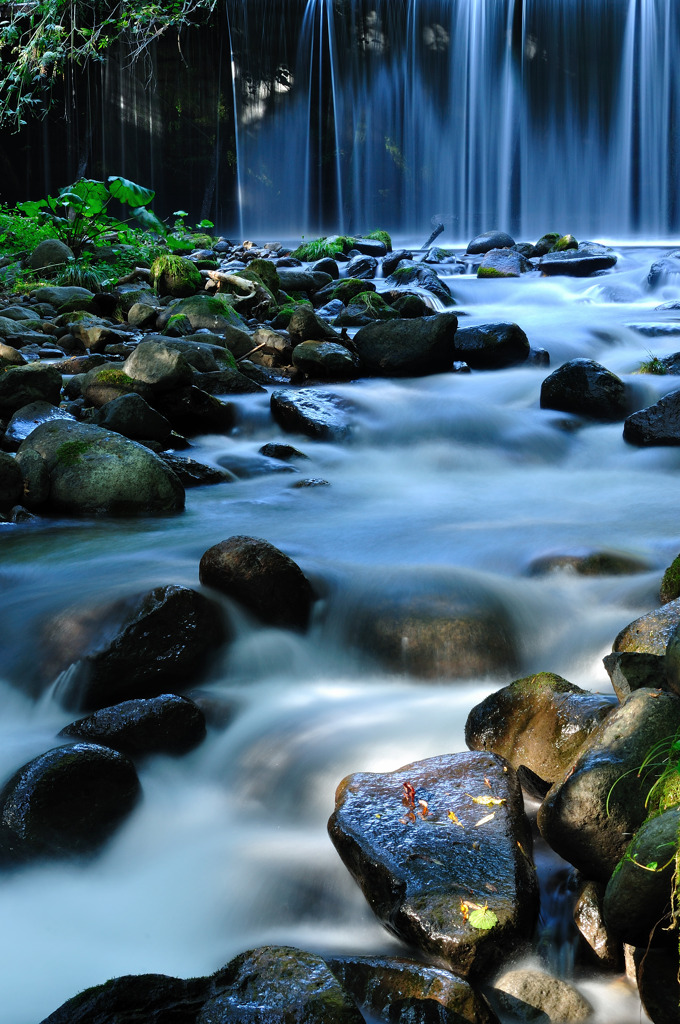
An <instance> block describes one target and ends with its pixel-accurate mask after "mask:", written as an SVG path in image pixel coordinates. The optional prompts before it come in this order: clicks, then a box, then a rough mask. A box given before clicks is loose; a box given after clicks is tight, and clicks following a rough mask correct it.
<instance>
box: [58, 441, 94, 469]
mask: <svg viewBox="0 0 680 1024" xmlns="http://www.w3.org/2000/svg"><path fill="white" fill-rule="evenodd" d="M94 443H95V442H94V441H64V443H63V444H60V445H59V447H58V448H57V451H56V458H57V462H59V463H61V465H62V466H75V465H76V463H78V462H80V460H81V458H82V457H83V455H86V454H87V452H89V450H90V448H92V446H93V445H94Z"/></svg>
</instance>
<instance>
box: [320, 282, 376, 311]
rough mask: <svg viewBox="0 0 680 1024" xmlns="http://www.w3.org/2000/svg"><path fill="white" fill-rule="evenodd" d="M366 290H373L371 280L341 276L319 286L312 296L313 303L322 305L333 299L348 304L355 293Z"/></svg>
mask: <svg viewBox="0 0 680 1024" xmlns="http://www.w3.org/2000/svg"><path fill="white" fill-rule="evenodd" d="M368 292H371V293H373V292H375V285H374V284H373V282H372V281H366V280H364V279H363V278H359V277H342V278H340V280H339V281H332V282H331V283H330V284H328V285H326V287H325V288H321V289H320V290H319V291H318V292H317V293H316V295H315V296H314V305H315V306H317V307H322V306H325V305H327V304H328V303H329V302H333V301H334V300H335V299H339V300H340V302H342V303H343V304H344V305H348V304H349V303H350V302H352V300H353V299H355V298H356V297H357V295H361V294H363V293H368Z"/></svg>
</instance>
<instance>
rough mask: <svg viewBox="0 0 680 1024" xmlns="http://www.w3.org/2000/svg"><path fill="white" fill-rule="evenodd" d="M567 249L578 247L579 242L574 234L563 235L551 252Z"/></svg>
mask: <svg viewBox="0 0 680 1024" xmlns="http://www.w3.org/2000/svg"><path fill="white" fill-rule="evenodd" d="M567 249H578V242H577V241H576V239H575V238H574V236H573V235H562V237H561V238H558V239H557V241H556V242H555V244H554V245H553V247H552V248H551V249H550V252H566V250H567Z"/></svg>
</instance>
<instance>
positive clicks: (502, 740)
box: [465, 672, 613, 783]
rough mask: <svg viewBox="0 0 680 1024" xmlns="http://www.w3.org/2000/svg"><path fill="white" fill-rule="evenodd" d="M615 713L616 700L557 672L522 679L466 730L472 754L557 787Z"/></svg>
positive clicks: (475, 715)
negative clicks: (491, 756) (486, 754)
mask: <svg viewBox="0 0 680 1024" xmlns="http://www.w3.org/2000/svg"><path fill="white" fill-rule="evenodd" d="M612 710H613V705H612V702H611V700H610V699H608V698H606V697H601V696H600V695H598V694H595V693H590V692H589V691H587V690H582V689H581V688H580V687H579V686H574V684H573V683H570V682H568V681H567V680H566V679H563V678H562V677H561V676H558V675H554V674H553V673H552V672H539V673H538V674H537V675H533V676H526V677H525V678H524V679H517V680H515V682H514V683H510V685H509V686H504V687H502V689H500V690H496V692H495V693H492V694H490V695H489V696H488V697H486V699H485V700H483V701H482V702H481V703H480V704H477V705H476V706H475V707H474V708H473V709H472V711H471V712H470V714H469V715H468V719H467V722H466V725H465V742H466V743H467V745H468V747H469V748H470V750H490V751H493V753H495V754H500V755H501V757H504V758H506V760H507V761H509V763H510V764H511V765H512V766H513V768H515V769H518V768H519V767H520V765H525V766H526V767H527V768H529V769H530V771H532V772H534V773H535V774H536V775H538V776H539V778H541V779H543V780H544V781H545V782H549V783H553V782H555V781H556V780H557V779H558V778H560V776H561V775H562V774H563V773H564V771H565V770H566V768H568V766H569V765H570V764H571V763H572V761H573V760H574V758H575V757H576V756H577V754H578V752H579V750H580V749H581V747H582V746H583V744H584V743H585V742H586V740H587V739H588V737H589V736H590V735H591V733H593V732H594V731H595V729H596V728H597V727H598V725H599V724H600V722H602V721H603V719H605V718H606V717H607V715H608V714H609V713H610V712H611V711H612Z"/></svg>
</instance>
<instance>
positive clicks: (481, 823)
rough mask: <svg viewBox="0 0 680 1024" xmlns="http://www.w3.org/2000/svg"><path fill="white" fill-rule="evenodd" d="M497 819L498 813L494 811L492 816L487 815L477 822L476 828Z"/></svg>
mask: <svg viewBox="0 0 680 1024" xmlns="http://www.w3.org/2000/svg"><path fill="white" fill-rule="evenodd" d="M495 817H496V812H495V811H492V812H491V814H485V815H484V817H483V818H480V819H479V821H476V822H475V828H479V826H480V825H485V824H486V823H487V821H491V819H492V818H495Z"/></svg>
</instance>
